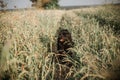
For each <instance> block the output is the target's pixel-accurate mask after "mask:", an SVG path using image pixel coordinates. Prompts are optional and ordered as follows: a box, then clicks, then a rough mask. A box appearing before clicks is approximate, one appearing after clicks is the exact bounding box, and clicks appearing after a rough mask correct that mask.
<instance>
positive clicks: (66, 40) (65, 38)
mask: <svg viewBox="0 0 120 80" xmlns="http://www.w3.org/2000/svg"><path fill="white" fill-rule="evenodd" d="M73 44H74V43H73V42H72V38H71V33H70V32H69V31H68V30H67V29H62V30H60V31H59V33H58V50H66V49H68V48H70V47H73Z"/></svg>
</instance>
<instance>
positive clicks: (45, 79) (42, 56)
mask: <svg viewBox="0 0 120 80" xmlns="http://www.w3.org/2000/svg"><path fill="white" fill-rule="evenodd" d="M119 13H120V6H119V5H117V6H113V5H108V6H99V7H91V8H82V9H73V10H18V11H8V12H0V80H9V79H10V80H120V77H119V76H120V63H119V62H120V36H119V35H120V15H119ZM59 27H62V28H65V29H68V30H69V31H70V32H71V34H72V38H73V41H74V43H75V46H74V48H72V49H71V50H72V51H73V52H74V53H75V54H74V56H72V57H70V56H69V55H68V54H66V57H65V59H64V61H68V62H71V63H72V64H73V65H72V67H68V66H66V65H63V64H59V63H56V62H55V60H54V59H55V55H56V53H54V52H52V50H50V51H48V49H53V47H52V46H53V45H52V44H53V43H54V44H56V38H57V30H58V29H59ZM48 44H50V46H48Z"/></svg>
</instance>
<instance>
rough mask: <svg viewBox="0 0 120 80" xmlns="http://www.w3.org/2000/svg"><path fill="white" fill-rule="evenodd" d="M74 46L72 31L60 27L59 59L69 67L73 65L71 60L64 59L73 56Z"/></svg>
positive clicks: (58, 37)
mask: <svg viewBox="0 0 120 80" xmlns="http://www.w3.org/2000/svg"><path fill="white" fill-rule="evenodd" d="M73 47H74V42H73V41H72V37H71V33H70V32H69V31H68V30H67V29H61V28H59V29H58V31H57V57H56V58H57V60H58V62H59V63H60V64H65V65H66V66H68V67H71V66H72V63H71V62H66V61H64V60H65V59H66V58H67V56H70V57H71V58H72V55H73V54H74V52H72V51H70V50H69V49H70V48H73Z"/></svg>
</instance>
